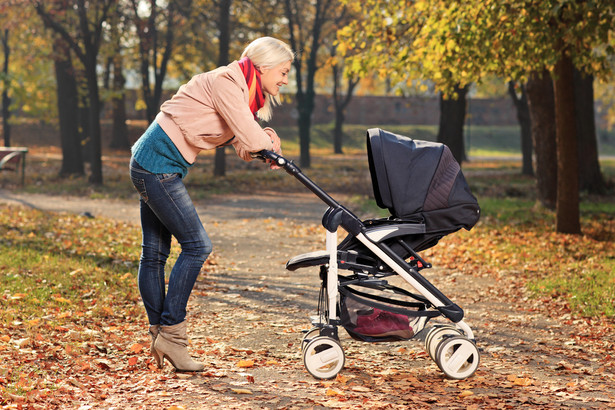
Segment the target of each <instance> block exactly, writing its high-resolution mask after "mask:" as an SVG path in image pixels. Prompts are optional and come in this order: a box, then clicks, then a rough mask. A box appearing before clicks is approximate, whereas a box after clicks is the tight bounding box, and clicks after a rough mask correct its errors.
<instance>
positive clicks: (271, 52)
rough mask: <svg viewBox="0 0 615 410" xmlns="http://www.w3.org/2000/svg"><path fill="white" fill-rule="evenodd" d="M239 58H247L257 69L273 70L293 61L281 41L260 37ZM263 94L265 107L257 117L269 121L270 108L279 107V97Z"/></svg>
mask: <svg viewBox="0 0 615 410" xmlns="http://www.w3.org/2000/svg"><path fill="white" fill-rule="evenodd" d="M241 57H242V58H243V57H248V58H249V59H250V61H252V64H254V66H255V67H256V68H257V69H259V68H273V67H275V66H277V65H279V64H282V63H285V62H287V61H293V60H294V59H295V53H293V50H292V49H291V48H290V47H289V46H288V44H286V43H285V42H283V41H280V40H278V39H277V38H273V37H260V38H257V39H256V40H254V41H252V42H251V43H250V44H248V45H247V47H246V48H245V49H244V50H243V53H241ZM264 94H265V105H264V106H263V107H262V108H261V109H260V110H258V112H257V115H258V117H259V118H260V119H262V120H264V121H269V120H270V119H271V115H272V108H273V106H275V105H280V97H279V95H276V96H273V95H271V94H269V93H266V92H264Z"/></svg>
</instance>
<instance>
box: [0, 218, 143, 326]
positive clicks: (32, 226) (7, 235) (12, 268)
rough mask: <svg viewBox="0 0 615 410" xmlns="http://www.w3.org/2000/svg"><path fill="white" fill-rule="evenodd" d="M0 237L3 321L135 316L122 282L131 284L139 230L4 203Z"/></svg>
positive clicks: (132, 296) (131, 290)
mask: <svg viewBox="0 0 615 410" xmlns="http://www.w3.org/2000/svg"><path fill="white" fill-rule="evenodd" d="M0 237H2V240H1V241H0V271H2V273H3V274H2V275H0V284H1V286H2V289H3V294H2V295H1V296H0V297H1V298H2V299H3V300H4V301H5V302H6V304H7V305H6V306H7V308H6V309H2V310H1V311H0V322H1V323H5V324H6V323H15V322H17V323H24V324H25V326H36V325H38V324H39V323H40V322H42V321H50V322H51V323H58V324H61V323H63V322H65V321H66V320H72V317H73V316H76V317H83V318H88V317H90V318H96V317H97V318H100V317H107V318H111V317H113V316H115V315H125V314H126V312H130V314H133V315H139V314H140V313H139V312H140V309H136V310H135V306H137V303H136V302H137V301H138V293H137V292H136V289H135V287H134V286H132V285H127V284H129V283H132V282H134V281H135V275H136V266H137V264H138V257H139V249H138V244H139V238H140V233H139V231H138V228H136V227H134V226H130V225H127V224H123V223H119V222H117V223H116V222H112V221H100V220H96V221H94V220H91V219H88V218H86V217H82V216H65V215H55V214H49V213H45V212H40V211H36V210H30V209H26V208H17V207H3V209H2V213H0ZM115 307H119V309H118V310H117V311H115V309H114V308H115ZM120 317H121V316H120Z"/></svg>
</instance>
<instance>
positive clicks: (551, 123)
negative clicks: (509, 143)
mask: <svg viewBox="0 0 615 410" xmlns="http://www.w3.org/2000/svg"><path fill="white" fill-rule="evenodd" d="M525 89H526V92H527V99H528V105H529V109H530V118H531V123H532V139H533V144H534V152H535V153H536V185H537V192H538V200H539V201H540V203H541V204H542V205H543V206H544V207H545V208H547V209H555V204H556V201H557V147H556V145H555V101H554V98H553V81H551V76H550V74H549V72H548V71H546V70H544V71H542V72H533V73H531V74H530V77H529V79H528V81H527V84H526V86H525Z"/></svg>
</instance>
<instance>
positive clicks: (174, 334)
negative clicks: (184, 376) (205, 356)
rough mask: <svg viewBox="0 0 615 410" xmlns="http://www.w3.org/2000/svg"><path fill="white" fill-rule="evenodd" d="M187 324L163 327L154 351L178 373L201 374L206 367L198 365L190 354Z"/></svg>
mask: <svg viewBox="0 0 615 410" xmlns="http://www.w3.org/2000/svg"><path fill="white" fill-rule="evenodd" d="M186 327H187V325H186V322H185V321H183V322H181V323H179V324H177V325H173V326H161V327H160V332H159V333H158V337H157V338H156V342H155V343H154V349H155V351H156V354H158V355H159V357H160V358H162V359H165V358H166V359H167V360H168V361H169V362H170V363H171V364H172V365H173V367H175V369H176V370H177V371H183V372H201V371H203V369H204V368H205V366H204V365H203V364H201V363H197V362H195V361H194V360H192V358H191V357H190V354H188V348H187V346H188V336H187V335H186Z"/></svg>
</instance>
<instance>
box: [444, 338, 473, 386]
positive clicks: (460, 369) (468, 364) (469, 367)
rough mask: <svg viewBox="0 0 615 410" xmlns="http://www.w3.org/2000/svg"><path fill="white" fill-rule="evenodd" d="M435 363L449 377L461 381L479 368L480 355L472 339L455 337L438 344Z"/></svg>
mask: <svg viewBox="0 0 615 410" xmlns="http://www.w3.org/2000/svg"><path fill="white" fill-rule="evenodd" d="M435 361H436V364H437V365H438V367H439V368H440V370H442V372H443V373H444V374H446V376H447V377H449V378H451V379H457V380H461V379H465V378H468V377H470V376H472V375H473V374H474V372H475V371H476V369H477V368H478V363H479V361H480V353H479V352H478V348H477V347H476V345H475V344H474V342H472V341H471V340H470V339H468V338H466V337H463V336H453V337H450V338H446V339H443V340H441V341H440V343H438V347H437V349H436V359H435Z"/></svg>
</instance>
